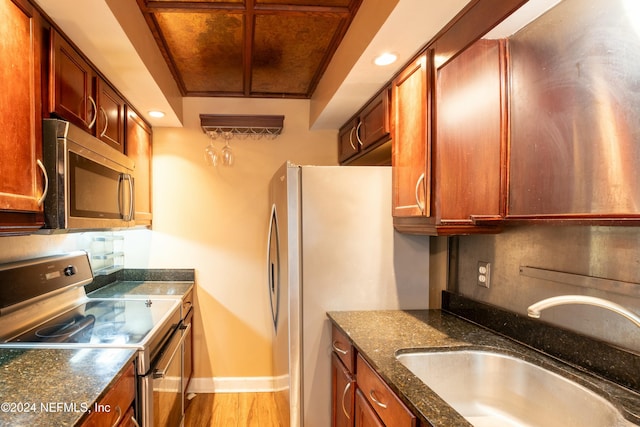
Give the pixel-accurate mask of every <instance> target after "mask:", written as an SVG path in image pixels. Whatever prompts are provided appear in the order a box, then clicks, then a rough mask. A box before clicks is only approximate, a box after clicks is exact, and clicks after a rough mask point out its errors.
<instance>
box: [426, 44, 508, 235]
mask: <svg viewBox="0 0 640 427" xmlns="http://www.w3.org/2000/svg"><path fill="white" fill-rule="evenodd" d="M503 48H504V45H503V43H502V42H500V41H499V40H484V39H481V40H478V41H477V42H475V43H474V44H473V45H471V47H469V48H467V49H466V50H465V51H464V52H462V53H461V54H460V55H459V56H457V57H456V58H455V59H453V60H452V61H450V62H449V63H447V64H446V65H445V66H443V67H442V68H440V69H439V70H438V72H437V79H436V81H437V89H436V105H435V117H436V128H435V129H436V138H435V140H434V142H433V147H434V163H435V174H434V175H435V177H434V188H435V198H436V216H437V217H438V219H439V220H440V221H441V222H443V223H444V222H447V221H449V222H452V223H469V224H472V223H473V221H472V217H482V218H489V217H492V218H494V219H500V218H501V211H502V208H501V203H500V201H501V182H502V177H503V170H504V169H503V167H502V164H503V152H504V150H503V147H504V146H505V143H504V141H505V140H506V138H503V135H505V133H504V132H503V123H504V121H503V118H504V117H505V115H503V111H504V107H503V100H504V90H503V81H505V78H504V71H503V70H504V69H505V64H504V62H503V61H502V60H503V58H504V55H502V52H503Z"/></svg>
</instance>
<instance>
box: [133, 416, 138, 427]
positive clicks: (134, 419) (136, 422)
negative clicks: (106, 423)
mask: <svg viewBox="0 0 640 427" xmlns="http://www.w3.org/2000/svg"><path fill="white" fill-rule="evenodd" d="M131 422H132V423H133V425H134V426H136V427H140V424H138V421H136V417H134V416H131Z"/></svg>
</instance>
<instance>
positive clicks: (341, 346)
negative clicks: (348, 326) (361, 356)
mask: <svg viewBox="0 0 640 427" xmlns="http://www.w3.org/2000/svg"><path fill="white" fill-rule="evenodd" d="M331 347H332V348H333V351H334V352H335V353H336V354H337V355H338V357H339V358H340V360H341V361H342V363H344V366H345V367H346V368H347V370H348V371H349V372H355V367H356V366H355V364H356V363H355V362H356V357H355V354H356V352H355V348H353V345H351V340H350V339H349V338H347V336H346V335H345V334H343V333H342V332H341V331H340V329H338V328H336V327H335V326H333V327H332V330H331Z"/></svg>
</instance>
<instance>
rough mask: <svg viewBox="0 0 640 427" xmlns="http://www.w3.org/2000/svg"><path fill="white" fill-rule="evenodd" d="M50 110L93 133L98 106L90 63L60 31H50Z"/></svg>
mask: <svg viewBox="0 0 640 427" xmlns="http://www.w3.org/2000/svg"><path fill="white" fill-rule="evenodd" d="M50 67H51V69H50V70H49V76H50V85H51V86H52V87H50V88H49V94H50V99H49V111H51V112H52V113H54V114H55V115H58V116H59V117H61V118H63V119H64V120H68V121H70V122H71V123H73V124H75V125H76V126H79V127H80V128H82V129H84V130H85V131H87V132H89V133H93V128H94V126H95V122H96V118H97V113H98V111H97V106H96V102H95V99H94V98H93V96H92V94H93V77H94V72H93V69H92V68H91V65H90V64H89V63H88V62H87V61H85V60H84V59H83V58H82V56H81V55H80V54H79V53H78V52H77V51H76V50H75V49H74V47H73V46H71V45H70V44H69V43H68V42H67V41H66V40H65V39H64V38H63V37H62V36H61V35H60V34H59V33H58V32H56V31H55V30H53V29H52V30H51V63H50Z"/></svg>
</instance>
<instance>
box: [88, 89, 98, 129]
mask: <svg viewBox="0 0 640 427" xmlns="http://www.w3.org/2000/svg"><path fill="white" fill-rule="evenodd" d="M89 102H90V103H91V105H92V106H93V120H91V122H89V125H88V126H89V129H91V128H92V127H93V125H95V124H96V119H97V118H98V106H97V105H96V101H94V100H93V98H92V97H89Z"/></svg>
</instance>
